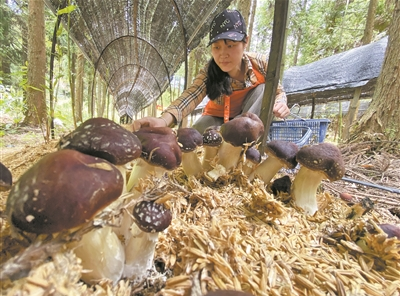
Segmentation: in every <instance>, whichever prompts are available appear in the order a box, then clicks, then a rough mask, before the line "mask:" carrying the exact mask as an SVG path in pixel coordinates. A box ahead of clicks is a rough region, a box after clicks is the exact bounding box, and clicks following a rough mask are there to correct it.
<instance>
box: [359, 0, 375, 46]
mask: <svg viewBox="0 0 400 296" xmlns="http://www.w3.org/2000/svg"><path fill="white" fill-rule="evenodd" d="M377 6H378V0H369V7H368V15H367V21H366V23H365V28H364V36H363V38H362V40H361V42H362V44H363V45H365V44H369V43H371V41H372V35H373V33H374V22H375V13H376V7H377Z"/></svg>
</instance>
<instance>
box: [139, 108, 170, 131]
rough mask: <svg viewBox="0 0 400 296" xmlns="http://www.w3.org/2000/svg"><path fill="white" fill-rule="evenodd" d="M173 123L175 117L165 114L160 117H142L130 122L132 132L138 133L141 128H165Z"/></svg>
mask: <svg viewBox="0 0 400 296" xmlns="http://www.w3.org/2000/svg"><path fill="white" fill-rule="evenodd" d="M172 123H175V117H173V116H172V115H171V114H170V113H168V112H166V113H164V114H163V115H161V117H151V116H148V117H143V118H141V119H138V120H135V121H134V122H132V129H133V131H138V130H140V129H141V128H142V127H166V126H170V125H171V124H172Z"/></svg>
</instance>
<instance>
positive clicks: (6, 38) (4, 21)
mask: <svg viewBox="0 0 400 296" xmlns="http://www.w3.org/2000/svg"><path fill="white" fill-rule="evenodd" d="M1 2H3V3H4V4H2V5H7V1H6V0H3V1H1ZM0 17H1V23H0V25H1V27H2V29H3V30H2V35H0V50H1V51H2V52H3V53H5V54H4V55H0V65H1V73H2V76H3V77H2V78H3V79H2V80H3V81H2V84H5V85H11V59H10V58H9V57H7V56H9V54H7V52H8V51H10V46H9V44H11V41H12V39H11V38H13V37H12V35H11V30H10V24H11V10H10V9H9V8H6V9H4V10H3V9H2V11H1V14H0Z"/></svg>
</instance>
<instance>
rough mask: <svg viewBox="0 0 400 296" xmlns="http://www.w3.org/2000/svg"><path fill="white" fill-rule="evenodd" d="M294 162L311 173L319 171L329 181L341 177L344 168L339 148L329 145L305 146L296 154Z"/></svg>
mask: <svg viewBox="0 0 400 296" xmlns="http://www.w3.org/2000/svg"><path fill="white" fill-rule="evenodd" d="M296 160H297V161H298V163H300V164H301V165H303V166H305V167H307V168H308V169H310V170H313V171H321V172H322V173H324V175H325V176H326V177H327V178H328V179H329V180H330V181H336V180H339V179H341V178H342V177H343V175H344V173H345V166H344V162H343V158H342V154H341V152H340V150H339V148H338V147H337V146H336V145H334V144H331V143H319V144H316V145H307V146H303V147H301V148H300V150H299V152H297V155H296Z"/></svg>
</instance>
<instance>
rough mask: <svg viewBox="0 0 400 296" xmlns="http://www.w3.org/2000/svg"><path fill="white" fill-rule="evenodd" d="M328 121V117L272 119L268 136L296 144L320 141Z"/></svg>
mask: <svg viewBox="0 0 400 296" xmlns="http://www.w3.org/2000/svg"><path fill="white" fill-rule="evenodd" d="M330 122H331V121H330V120H329V119H298V120H284V121H273V122H272V123H271V127H270V132H269V137H270V139H271V140H283V141H289V142H294V143H296V144H297V145H298V146H304V145H307V144H317V143H322V142H323V141H324V140H325V137H326V132H327V130H328V125H329V123H330Z"/></svg>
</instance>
